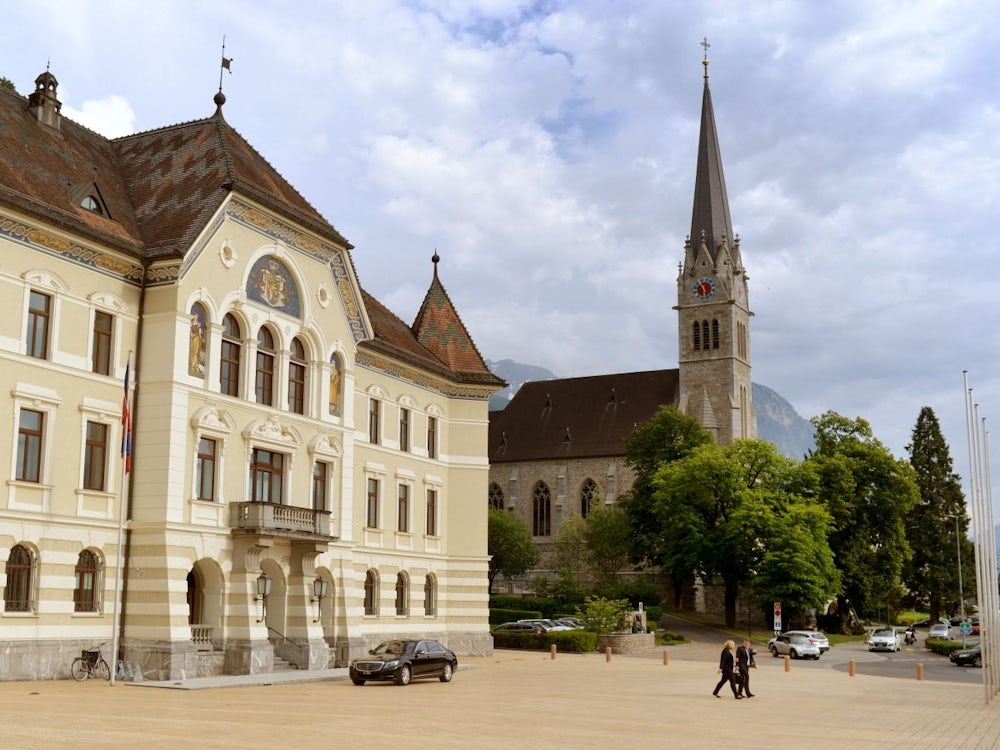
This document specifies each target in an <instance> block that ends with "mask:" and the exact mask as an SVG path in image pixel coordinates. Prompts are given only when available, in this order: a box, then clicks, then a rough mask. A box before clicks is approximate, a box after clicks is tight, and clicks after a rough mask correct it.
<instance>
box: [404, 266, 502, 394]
mask: <svg viewBox="0 0 1000 750" xmlns="http://www.w3.org/2000/svg"><path fill="white" fill-rule="evenodd" d="M439 260H440V258H439V257H438V254H437V253H434V257H433V261H434V278H433V279H432V280H431V286H430V288H429V289H428V290H427V294H426V296H425V297H424V301H423V304H421V305H420V311H419V312H418V313H417V317H416V319H415V320H414V321H413V326H412V329H413V334H414V335H415V336H416V337H417V341H419V342H420V343H421V345H423V346H424V347H426V348H427V349H428V351H430V352H433V354H434V356H435V357H436V358H437V359H438V360H439V361H441V362H443V363H444V364H445V365H446V366H447V367H448V368H449V369H451V370H454V371H455V372H463V373H473V374H482V373H488V372H489V371H490V369H489V368H488V367H487V366H486V363H485V362H484V361H483V357H482V355H481V354H480V353H479V350H478V349H477V348H476V345H475V344H474V343H473V342H472V337H471V336H470V335H469V331H468V330H467V329H466V327H465V324H464V323H462V319H461V318H460V317H459V316H458V312H457V311H456V310H455V306H454V305H453V304H452V303H451V298H450V297H448V292H446V291H445V289H444V286H443V285H442V284H441V280H440V279H438V271H437V264H438V261H439Z"/></svg>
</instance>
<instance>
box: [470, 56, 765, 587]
mask: <svg viewBox="0 0 1000 750" xmlns="http://www.w3.org/2000/svg"><path fill="white" fill-rule="evenodd" d="M703 45H704V46H705V50H706V54H705V57H704V60H703V61H702V64H703V66H704V73H703V77H704V86H703V92H702V105H701V128H700V136H699V141H698V151H697V167H696V173H695V183H694V202H693V206H692V210H691V232H690V234H689V235H688V238H687V240H686V241H685V243H684V248H683V250H684V257H683V260H682V261H681V262H680V264H679V266H680V268H679V274H678V277H677V305H676V306H675V308H674V309H675V310H677V319H678V339H679V340H678V367H677V368H676V369H669V370H649V371H643V372H628V373H613V374H609V375H594V376H588V377H580V378H563V379H558V380H544V381H529V382H527V383H525V384H524V385H522V386H521V388H520V389H519V390H518V392H517V394H516V395H515V396H514V398H513V399H511V401H510V403H509V404H508V405H507V406H506V407H505V408H504V409H502V410H499V411H492V412H491V413H490V444H489V456H490V489H489V493H490V494H489V503H490V506H491V507H493V508H498V509H505V510H508V511H511V512H513V513H515V514H517V515H518V516H520V517H521V518H522V519H523V520H524V521H525V522H526V524H527V526H528V528H529V529H530V530H531V533H532V536H533V538H534V540H535V542H536V543H537V544H538V545H539V547H540V548H541V549H542V552H543V558H542V564H541V569H539V570H538V571H537V573H539V574H544V573H545V569H546V568H547V567H548V565H549V564H550V562H551V557H549V556H548V555H547V554H546V553H551V551H552V540H553V538H554V537H555V534H556V533H557V531H558V529H559V525H560V524H561V523H562V521H563V520H565V519H566V518H568V517H570V516H572V515H581V516H583V517H586V516H587V515H588V513H589V512H590V510H591V508H592V507H593V504H594V503H595V502H602V503H605V504H611V503H614V502H615V501H616V500H617V498H618V497H619V496H620V495H621V494H622V493H624V492H627V491H628V490H629V489H630V488H631V486H632V483H633V481H634V480H635V475H634V473H633V471H632V470H631V468H630V467H628V466H627V464H626V463H625V440H626V438H627V437H628V436H629V435H630V434H631V432H632V431H633V429H634V428H635V426H636V425H638V424H641V423H643V422H645V421H648V420H649V419H650V418H652V417H653V415H654V414H655V413H656V411H657V410H658V409H659V408H660V406H662V405H670V406H674V407H676V408H677V409H679V410H680V411H682V412H684V413H686V414H689V415H690V416H692V417H694V418H695V419H696V420H697V421H698V422H699V423H700V424H701V425H702V426H703V427H704V428H705V429H706V430H707V431H708V432H709V433H710V434H711V435H712V437H713V439H714V440H715V442H716V443H718V444H720V445H726V444H729V443H731V442H732V441H734V440H738V439H742V438H755V437H757V418H756V413H755V411H754V407H753V402H752V399H751V381H750V317H751V315H752V313H751V312H750V305H749V297H748V284H747V282H748V278H749V276H748V274H747V271H746V268H745V266H744V265H743V259H742V257H741V254H740V240H739V237H738V236H737V235H735V234H734V233H733V226H732V219H731V218H730V213H729V199H728V197H727V195H726V182H725V178H724V176H723V169H722V151H721V149H720V146H719V136H718V132H717V129H716V123H715V112H714V110H713V107H712V94H711V90H710V88H709V79H708V64H709V60H708V55H707V50H708V42H707V40H706V41H704V42H703Z"/></svg>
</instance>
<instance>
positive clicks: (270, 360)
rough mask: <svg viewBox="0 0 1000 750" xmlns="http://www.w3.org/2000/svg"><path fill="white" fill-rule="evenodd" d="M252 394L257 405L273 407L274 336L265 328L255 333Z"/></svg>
mask: <svg viewBox="0 0 1000 750" xmlns="http://www.w3.org/2000/svg"><path fill="white" fill-rule="evenodd" d="M254 393H255V395H256V397H257V403H258V404H264V405H265V406H274V336H273V335H272V334H271V332H270V331H269V330H268V329H267V328H266V327H261V329H260V330H259V331H258V332H257V368H256V370H255V373H254Z"/></svg>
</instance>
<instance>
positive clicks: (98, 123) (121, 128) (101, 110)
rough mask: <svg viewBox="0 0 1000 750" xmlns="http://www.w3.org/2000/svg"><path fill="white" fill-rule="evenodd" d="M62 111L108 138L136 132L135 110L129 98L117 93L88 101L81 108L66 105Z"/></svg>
mask: <svg viewBox="0 0 1000 750" xmlns="http://www.w3.org/2000/svg"><path fill="white" fill-rule="evenodd" d="M62 113H63V114H64V115H65V116H67V117H69V118H70V119H71V120H75V121H76V122H78V123H80V124H81V125H83V126H84V127H87V128H90V129H91V130H93V131H95V132H97V133H100V134H101V135H103V136H104V137H106V138H118V137H120V136H123V135H131V134H132V133H134V132H135V112H134V111H133V110H132V106H131V105H130V104H129V103H128V100H126V99H125V98H124V97H121V96H118V95H117V94H112V95H110V96H107V97H105V98H104V99H94V100H91V101H86V102H84V103H83V104H82V105H81V106H80V109H75V108H74V107H72V106H70V105H64V106H63V108H62Z"/></svg>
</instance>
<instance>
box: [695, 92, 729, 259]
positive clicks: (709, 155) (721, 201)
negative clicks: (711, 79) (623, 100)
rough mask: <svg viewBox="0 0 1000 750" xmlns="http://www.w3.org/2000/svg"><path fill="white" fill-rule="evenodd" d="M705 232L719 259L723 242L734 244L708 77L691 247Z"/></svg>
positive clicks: (704, 95)
mask: <svg viewBox="0 0 1000 750" xmlns="http://www.w3.org/2000/svg"><path fill="white" fill-rule="evenodd" d="M702 232H704V233H705V240H706V242H707V243H708V251H709V252H710V253H711V255H712V259H713V260H715V258H716V255H717V254H718V250H719V246H720V245H721V244H722V240H723V238H724V237H725V239H727V240H729V242H730V243H731V242H732V241H733V221H732V219H731V218H730V216H729V198H728V197H727V196H726V178H725V176H724V175H723V173H722V150H721V149H720V148H719V134H718V132H717V131H716V129H715V111H714V110H713V108H712V92H711V91H710V90H709V88H708V78H707V77H706V78H705V91H704V94H703V95H702V102H701V134H700V135H699V137H698V168H697V172H696V173H695V179H694V205H693V206H692V209H691V245H692V246H693V247H695V248H697V247H698V243H699V242H701V233H702Z"/></svg>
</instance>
